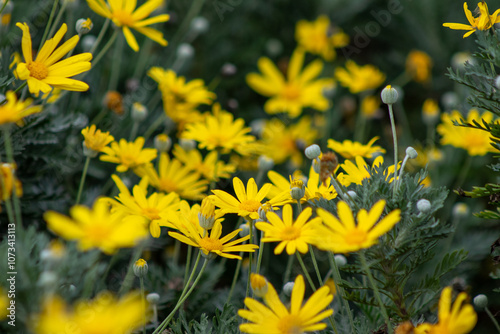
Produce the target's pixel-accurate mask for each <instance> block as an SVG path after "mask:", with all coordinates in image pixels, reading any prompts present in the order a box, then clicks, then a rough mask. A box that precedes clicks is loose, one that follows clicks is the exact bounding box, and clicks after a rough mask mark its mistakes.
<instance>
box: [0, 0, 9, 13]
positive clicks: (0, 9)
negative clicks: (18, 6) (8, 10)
mask: <svg viewBox="0 0 500 334" xmlns="http://www.w3.org/2000/svg"><path fill="white" fill-rule="evenodd" d="M8 3H9V0H5V1H4V3H3V6H2V8H0V14H2V12H3V10H4V9H5V7H7V4H8Z"/></svg>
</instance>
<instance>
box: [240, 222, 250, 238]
mask: <svg viewBox="0 0 500 334" xmlns="http://www.w3.org/2000/svg"><path fill="white" fill-rule="evenodd" d="M238 229H239V230H241V231H240V233H239V235H240V237H242V238H244V237H246V236H247V235H249V234H250V227H249V226H248V224H246V223H243V224H241V225H240V226H239V227H238Z"/></svg>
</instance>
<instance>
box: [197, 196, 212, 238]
mask: <svg viewBox="0 0 500 334" xmlns="http://www.w3.org/2000/svg"><path fill="white" fill-rule="evenodd" d="M198 220H199V224H200V226H201V227H202V228H203V229H204V230H210V229H212V227H213V226H214V223H215V205H214V203H213V201H212V199H211V198H210V197H205V198H204V199H203V200H202V201H201V208H200V212H199V213H198Z"/></svg>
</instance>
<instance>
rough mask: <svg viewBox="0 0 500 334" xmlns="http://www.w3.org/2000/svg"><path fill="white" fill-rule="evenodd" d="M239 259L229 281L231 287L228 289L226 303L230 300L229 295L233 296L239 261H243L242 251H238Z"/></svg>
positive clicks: (238, 271)
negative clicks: (231, 279)
mask: <svg viewBox="0 0 500 334" xmlns="http://www.w3.org/2000/svg"><path fill="white" fill-rule="evenodd" d="M240 257H242V259H241V260H238V263H237V264H236V269H235V270H234V275H233V281H232V282H231V288H230V289H229V294H228V295H227V299H226V304H228V303H229V302H230V301H231V297H232V296H233V291H234V287H235V286H236V282H237V281H238V276H239V274H240V270H241V263H242V262H243V252H240Z"/></svg>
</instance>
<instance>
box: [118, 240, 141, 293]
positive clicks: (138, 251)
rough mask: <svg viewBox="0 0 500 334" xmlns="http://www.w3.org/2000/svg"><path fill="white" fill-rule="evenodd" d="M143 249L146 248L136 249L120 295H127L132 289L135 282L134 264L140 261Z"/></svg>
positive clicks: (138, 247)
mask: <svg viewBox="0 0 500 334" xmlns="http://www.w3.org/2000/svg"><path fill="white" fill-rule="evenodd" d="M143 248H144V246H143V245H138V246H137V247H136V248H135V252H134V253H133V254H132V257H131V258H130V263H129V265H128V269H127V273H126V274H125V278H124V279H123V282H122V285H121V286H120V290H118V294H119V295H122V294H125V293H127V292H128V291H129V290H130V287H131V286H132V283H133V281H134V278H133V275H134V270H133V268H134V264H135V261H137V260H138V259H139V256H140V255H141V253H142V250H143Z"/></svg>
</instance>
